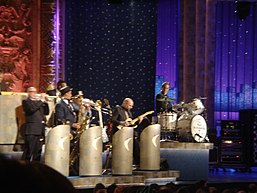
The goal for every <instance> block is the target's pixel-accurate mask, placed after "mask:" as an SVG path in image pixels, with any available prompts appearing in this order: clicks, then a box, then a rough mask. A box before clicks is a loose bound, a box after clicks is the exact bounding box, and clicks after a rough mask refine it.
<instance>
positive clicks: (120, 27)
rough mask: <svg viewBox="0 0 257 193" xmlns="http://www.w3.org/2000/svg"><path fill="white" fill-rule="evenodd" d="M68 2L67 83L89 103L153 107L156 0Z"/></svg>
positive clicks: (137, 108)
mask: <svg viewBox="0 0 257 193" xmlns="http://www.w3.org/2000/svg"><path fill="white" fill-rule="evenodd" d="M121 2H122V3H115V4H110V3H108V1H107V0H106V1H105V0H76V1H74V0H67V1H66V29H65V31H66V35H65V36H66V41H65V47H66V52H65V53H66V56H65V65H66V67H65V69H66V72H65V74H66V81H67V82H68V84H70V85H71V86H72V87H73V88H74V90H75V91H76V90H82V91H83V92H84V97H85V98H91V99H93V100H96V99H102V98H107V99H109V101H110V103H111V105H112V106H114V105H117V104H120V103H121V102H122V100H123V99H124V98H125V97H131V98H132V99H134V101H135V108H134V114H141V113H143V112H145V111H148V110H153V108H154V102H153V101H154V86H155V64H156V20H157V0H152V1H148V0H137V1H134V0H124V1H121Z"/></svg>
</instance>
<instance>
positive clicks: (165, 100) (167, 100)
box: [156, 97, 176, 102]
mask: <svg viewBox="0 0 257 193" xmlns="http://www.w3.org/2000/svg"><path fill="white" fill-rule="evenodd" d="M156 100H157V101H164V102H169V101H174V100H176V99H175V98H168V97H165V98H162V99H156Z"/></svg>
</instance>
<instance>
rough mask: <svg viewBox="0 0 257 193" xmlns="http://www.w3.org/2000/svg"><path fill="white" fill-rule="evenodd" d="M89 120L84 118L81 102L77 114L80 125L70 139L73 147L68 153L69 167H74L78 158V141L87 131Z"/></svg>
mask: <svg viewBox="0 0 257 193" xmlns="http://www.w3.org/2000/svg"><path fill="white" fill-rule="evenodd" d="M89 119H90V118H89V117H87V116H84V106H83V102H80V105H79V112H78V123H80V128H79V129H77V130H76V131H74V133H73V135H72V138H71V140H72V141H73V146H72V149H71V152H70V166H72V165H74V163H75V161H76V160H77V159H78V157H79V139H80V136H81V135H82V133H83V132H84V131H85V129H87V126H88V121H89Z"/></svg>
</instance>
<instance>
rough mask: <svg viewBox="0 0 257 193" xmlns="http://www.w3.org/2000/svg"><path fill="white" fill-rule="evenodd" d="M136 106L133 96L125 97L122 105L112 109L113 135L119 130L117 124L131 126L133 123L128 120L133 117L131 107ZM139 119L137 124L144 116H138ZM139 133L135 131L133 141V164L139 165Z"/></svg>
mask: <svg viewBox="0 0 257 193" xmlns="http://www.w3.org/2000/svg"><path fill="white" fill-rule="evenodd" d="M133 106H134V101H133V100H132V99H131V98H125V99H124V100H123V102H122V104H121V105H117V106H116V107H114V108H113V110H112V118H111V121H112V124H113V127H112V136H113V135H114V134H115V133H116V132H117V131H118V130H119V129H118V128H117V126H119V125H122V126H124V127H129V126H130V125H131V123H130V122H129V121H128V119H129V118H132V117H133V116H132V113H131V109H132V108H133ZM138 119H139V121H138V123H137V124H140V123H141V121H142V120H143V117H141V116H139V117H138ZM138 136H139V134H138V133H137V132H135V131H134V140H133V141H134V143H133V164H134V165H139V157H140V154H139V138H138Z"/></svg>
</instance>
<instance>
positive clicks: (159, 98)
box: [156, 82, 174, 114]
mask: <svg viewBox="0 0 257 193" xmlns="http://www.w3.org/2000/svg"><path fill="white" fill-rule="evenodd" d="M169 90H170V83H169V82H164V83H162V88H161V91H160V92H159V93H158V94H157V95H156V113H157V114H159V113H163V112H173V110H172V104H171V101H172V100H174V99H171V98H169V97H168V95H167V94H168V92H169Z"/></svg>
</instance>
